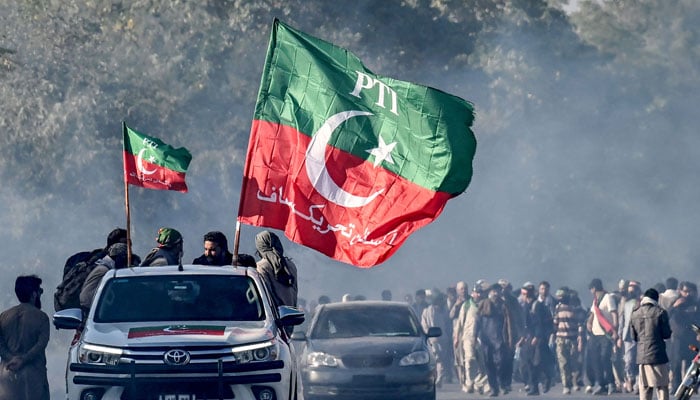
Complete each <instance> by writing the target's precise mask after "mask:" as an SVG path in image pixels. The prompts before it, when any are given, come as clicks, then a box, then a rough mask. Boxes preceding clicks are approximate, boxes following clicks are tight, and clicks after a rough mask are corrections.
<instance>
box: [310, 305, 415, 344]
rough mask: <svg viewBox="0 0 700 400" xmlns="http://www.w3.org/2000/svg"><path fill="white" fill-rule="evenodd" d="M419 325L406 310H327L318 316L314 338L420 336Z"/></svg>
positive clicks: (376, 308)
mask: <svg viewBox="0 0 700 400" xmlns="http://www.w3.org/2000/svg"><path fill="white" fill-rule="evenodd" d="M418 335H419V327H418V322H417V321H416V319H415V318H414V317H413V314H411V311H410V310H409V309H408V308H405V307H388V306H379V307H348V308H326V309H324V310H323V311H322V312H321V314H319V316H318V318H317V320H316V323H315V325H314V327H313V328H312V330H311V335H310V336H311V337H312V338H315V339H331V338H352V337H362V336H418Z"/></svg>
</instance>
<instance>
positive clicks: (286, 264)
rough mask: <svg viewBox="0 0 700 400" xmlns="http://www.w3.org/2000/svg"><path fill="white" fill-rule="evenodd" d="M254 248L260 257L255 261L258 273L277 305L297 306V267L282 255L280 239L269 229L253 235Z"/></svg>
mask: <svg viewBox="0 0 700 400" xmlns="http://www.w3.org/2000/svg"><path fill="white" fill-rule="evenodd" d="M255 248H256V249H257V251H258V255H259V256H260V257H261V259H260V261H258V263H257V269H258V273H259V274H260V275H261V276H262V277H263V279H264V280H265V282H267V284H268V286H269V287H270V289H271V291H272V297H273V298H274V300H275V303H276V304H277V306H291V307H296V306H297V293H298V292H299V289H298V286H297V267H296V265H294V263H293V262H292V260H291V259H289V258H288V257H285V256H284V249H283V248H282V243H281V242H280V239H279V238H278V237H277V235H275V234H274V233H272V232H270V231H262V232H260V233H258V234H257V235H256V236H255Z"/></svg>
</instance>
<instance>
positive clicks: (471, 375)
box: [455, 286, 486, 393]
mask: <svg viewBox="0 0 700 400" xmlns="http://www.w3.org/2000/svg"><path fill="white" fill-rule="evenodd" d="M481 301H482V299H481V291H480V289H479V287H477V286H474V287H473V288H472V293H471V295H470V296H469V297H468V298H467V299H466V300H465V301H464V303H463V304H462V307H461V309H460V311H459V317H458V320H457V324H456V327H455V332H456V333H455V335H456V337H457V340H458V342H459V343H458V345H459V346H460V347H461V353H462V362H463V365H464V384H463V386H462V391H464V392H466V393H474V392H475V391H478V392H480V393H483V387H484V386H485V385H486V374H485V373H484V368H483V360H482V359H481V357H480V353H479V352H478V351H477V348H476V346H477V338H476V320H477V317H478V309H479V308H478V304H479V302H481Z"/></svg>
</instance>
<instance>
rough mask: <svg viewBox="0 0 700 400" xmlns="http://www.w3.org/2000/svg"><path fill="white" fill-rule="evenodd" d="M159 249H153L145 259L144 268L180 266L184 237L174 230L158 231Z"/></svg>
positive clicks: (162, 229)
mask: <svg viewBox="0 0 700 400" xmlns="http://www.w3.org/2000/svg"><path fill="white" fill-rule="evenodd" d="M156 242H158V247H155V248H153V250H151V252H150V253H148V255H147V256H146V257H145V258H144V259H143V262H142V263H141V266H142V267H148V266H152V267H156V266H164V265H179V264H180V261H181V259H182V253H183V251H182V235H181V234H180V232H178V231H177V230H175V229H173V228H160V229H158V236H157V237H156Z"/></svg>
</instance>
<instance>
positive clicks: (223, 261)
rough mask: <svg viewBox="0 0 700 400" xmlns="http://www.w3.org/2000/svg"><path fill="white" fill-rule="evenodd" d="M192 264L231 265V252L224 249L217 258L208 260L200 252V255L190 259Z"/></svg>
mask: <svg viewBox="0 0 700 400" xmlns="http://www.w3.org/2000/svg"><path fill="white" fill-rule="evenodd" d="M192 264H195V265H214V266H222V265H231V264H233V254H231V253H230V252H228V250H226V251H224V254H223V257H219V259H217V260H209V258H207V256H206V255H204V254H202V255H201V256H199V257H197V258H195V259H194V260H193V261H192Z"/></svg>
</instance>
